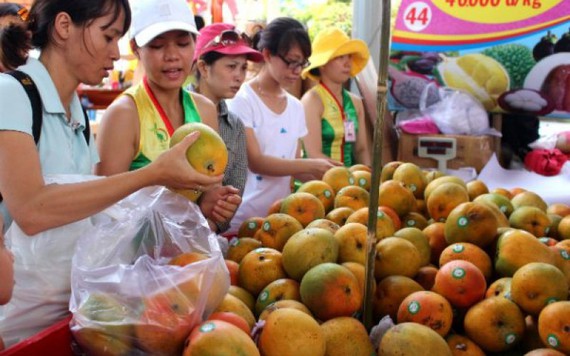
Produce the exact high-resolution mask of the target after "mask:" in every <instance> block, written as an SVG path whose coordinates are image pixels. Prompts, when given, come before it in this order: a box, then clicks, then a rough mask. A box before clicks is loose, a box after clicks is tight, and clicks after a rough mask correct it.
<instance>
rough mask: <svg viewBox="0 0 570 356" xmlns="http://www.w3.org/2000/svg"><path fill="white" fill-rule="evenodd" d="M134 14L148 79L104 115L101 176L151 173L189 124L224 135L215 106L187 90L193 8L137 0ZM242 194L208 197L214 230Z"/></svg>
mask: <svg viewBox="0 0 570 356" xmlns="http://www.w3.org/2000/svg"><path fill="white" fill-rule="evenodd" d="M131 8H132V11H133V23H132V26H131V29H130V35H131V48H132V50H133V53H134V54H135V55H136V56H137V58H138V59H139V61H140V64H141V65H142V66H143V68H144V72H145V75H144V77H143V80H142V82H141V83H140V84H138V85H136V86H134V87H131V88H129V89H127V90H126V91H125V93H124V94H123V95H121V96H120V97H119V98H117V99H116V100H115V101H114V102H113V103H112V104H111V105H110V106H109V107H108V108H107V110H106V111H105V113H104V115H103V118H102V121H101V125H100V127H99V132H98V134H97V146H98V149H99V155H100V157H101V161H100V162H99V164H98V165H97V168H96V172H97V174H100V175H112V174H116V173H119V172H126V171H129V170H137V169H139V168H142V167H145V166H146V165H148V164H149V163H150V162H152V161H154V160H155V159H156V158H157V157H158V156H159V155H160V154H161V153H162V152H164V151H166V150H167V149H168V147H169V144H170V137H171V135H172V133H173V132H174V131H175V130H176V129H177V128H178V127H180V126H182V125H183V124H185V123H189V122H203V123H205V124H206V125H208V126H210V127H212V128H214V129H215V130H217V129H218V121H217V112H216V107H215V106H214V105H213V104H212V102H210V101H209V100H208V99H207V98H205V97H204V96H202V95H200V94H196V93H190V92H188V91H187V90H185V89H183V88H182V85H183V84H184V82H185V81H186V79H187V78H188V76H189V75H190V72H191V64H192V59H193V57H194V42H195V40H194V39H195V36H196V35H197V34H198V31H197V29H196V24H195V22H194V15H193V14H192V12H191V10H190V7H189V5H188V4H187V2H186V1H184V0H137V1H134V2H132V3H131ZM237 193H238V191H237V190H236V189H235V188H233V187H231V186H225V187H222V186H218V187H216V188H215V189H213V190H212V191H210V192H207V193H206V194H204V195H203V197H202V198H201V200H200V206H201V208H202V211H203V212H204V215H205V216H206V217H207V218H208V219H209V222H210V226H211V227H213V228H214V227H215V222H216V221H224V220H226V219H227V218H229V217H230V216H232V215H233V212H234V211H235V210H236V209H237V205H238V204H239V203H240V202H241V198H240V196H239V195H238V194H237Z"/></svg>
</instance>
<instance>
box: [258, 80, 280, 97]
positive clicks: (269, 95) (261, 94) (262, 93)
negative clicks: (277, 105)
mask: <svg viewBox="0 0 570 356" xmlns="http://www.w3.org/2000/svg"><path fill="white" fill-rule="evenodd" d="M256 84H257V85H256V87H257V92H258V93H259V96H262V97H264V98H268V99H272V100H283V99H285V95H284V93H283V90H281V91H279V93H277V94H269V93H266V92H265V91H264V90H263V88H262V87H261V82H260V81H259V80H257V81H256Z"/></svg>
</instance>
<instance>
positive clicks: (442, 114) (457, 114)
mask: <svg viewBox="0 0 570 356" xmlns="http://www.w3.org/2000/svg"><path fill="white" fill-rule="evenodd" d="M432 85H435V84H433V83H430V84H429V85H428V86H427V87H426V89H425V90H424V91H423V92H422V95H421V97H420V111H421V112H422V113H423V114H424V115H426V116H429V117H431V118H432V119H433V121H434V122H435V124H436V125H437V127H438V128H439V130H440V131H441V132H442V133H443V134H445V135H472V136H479V135H497V136H500V133H499V132H498V131H496V130H495V129H492V128H490V126H489V116H488V114H487V111H486V110H485V108H484V107H483V105H482V104H481V103H480V102H479V101H478V100H477V99H475V98H474V97H473V96H471V95H470V94H469V93H466V92H464V91H461V90H455V89H451V88H445V87H443V88H439V89H438V90H439V97H440V100H439V101H438V102H436V103H434V104H432V105H429V106H427V104H426V102H427V97H428V95H427V94H428V90H429V87H430V86H432Z"/></svg>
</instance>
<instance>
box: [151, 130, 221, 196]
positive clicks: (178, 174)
mask: <svg viewBox="0 0 570 356" xmlns="http://www.w3.org/2000/svg"><path fill="white" fill-rule="evenodd" d="M199 135H200V132H198V131H196V132H193V133H191V134H189V135H188V136H186V137H185V138H184V139H183V140H182V141H180V142H179V143H178V144H176V145H175V146H174V147H172V148H171V149H169V150H168V151H166V152H164V153H162V154H161V155H160V156H159V157H158V158H157V159H156V160H155V161H154V162H152V163H151V164H150V165H148V166H147V167H145V168H143V169H148V170H150V171H152V174H153V176H154V177H156V178H155V181H156V184H159V185H164V186H167V187H170V188H175V189H193V190H199V191H208V190H210V189H211V188H213V187H214V186H215V185H217V184H220V183H221V181H222V178H223V175H219V176H216V177H211V176H208V175H205V174H202V173H198V172H197V171H196V170H195V169H194V168H193V167H192V166H191V165H190V164H189V163H188V160H187V159H186V151H187V150H188V148H189V147H190V146H192V144H193V143H194V142H195V141H196V140H197V139H198V137H199Z"/></svg>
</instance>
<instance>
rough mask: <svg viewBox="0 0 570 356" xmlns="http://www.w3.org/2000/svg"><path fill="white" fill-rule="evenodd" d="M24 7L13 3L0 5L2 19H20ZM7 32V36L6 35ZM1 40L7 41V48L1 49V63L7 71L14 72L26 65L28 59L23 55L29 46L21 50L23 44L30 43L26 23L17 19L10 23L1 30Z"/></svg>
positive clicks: (2, 47)
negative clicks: (15, 69) (13, 70)
mask: <svg viewBox="0 0 570 356" xmlns="http://www.w3.org/2000/svg"><path fill="white" fill-rule="evenodd" d="M21 9H24V6H22V5H20V4H16V3H12V2H6V3H2V4H0V18H3V17H20V14H19V13H18V12H19V11H20V10H21ZM4 32H6V35H4ZM0 38H2V40H3V41H5V42H6V43H5V46H1V47H0V62H1V63H2V66H3V67H4V68H6V69H7V70H12V69H14V68H17V67H19V66H21V65H22V64H24V63H26V57H25V56H22V55H21V53H25V52H27V51H28V50H29V46H27V47H26V48H24V49H23V50H22V49H21V48H20V44H21V43H27V42H28V35H27V34H26V30H25V28H24V22H23V21H20V22H18V20H17V19H16V20H15V21H13V22H12V21H10V22H8V23H7V24H5V25H4V26H2V27H1V28H0Z"/></svg>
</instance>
